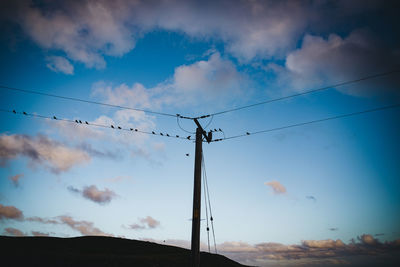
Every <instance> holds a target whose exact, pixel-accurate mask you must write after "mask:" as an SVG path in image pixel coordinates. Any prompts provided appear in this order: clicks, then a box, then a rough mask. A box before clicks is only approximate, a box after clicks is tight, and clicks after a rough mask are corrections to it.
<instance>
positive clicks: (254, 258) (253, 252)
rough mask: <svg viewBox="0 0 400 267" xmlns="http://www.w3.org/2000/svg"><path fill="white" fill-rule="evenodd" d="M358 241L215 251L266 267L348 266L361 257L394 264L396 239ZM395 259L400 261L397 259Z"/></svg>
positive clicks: (226, 246)
mask: <svg viewBox="0 0 400 267" xmlns="http://www.w3.org/2000/svg"><path fill="white" fill-rule="evenodd" d="M358 240H360V242H354V241H353V242H350V243H349V244H345V243H344V242H342V241H341V240H340V239H337V240H332V239H327V240H304V241H302V242H301V244H300V245H284V244H280V243H259V244H256V245H250V244H248V243H245V242H224V243H222V244H220V245H218V251H219V252H220V253H222V254H224V255H226V256H228V257H230V258H232V259H234V260H237V261H239V262H242V263H246V264H251V265H265V266H269V264H271V265H274V266H275V265H277V264H282V265H288V266H289V265H291V264H293V265H297V264H300V263H302V264H305V265H307V266H311V265H317V266H326V265H329V264H334V263H341V264H343V263H344V262H346V263H349V264H350V263H352V262H358V261H359V260H360V257H362V259H363V260H365V261H366V262H369V263H370V261H372V262H375V261H376V262H379V260H381V261H382V262H390V261H393V258H392V257H393V255H395V253H398V252H399V251H400V245H399V244H400V241H399V240H394V241H390V242H385V243H380V242H379V241H378V240H377V239H374V238H373V237H372V236H371V235H362V236H361V237H358ZM391 253H392V254H391ZM397 255H398V254H397ZM379 257H382V259H380V258H379ZM394 257H395V259H396V257H397V260H399V258H398V256H394ZM357 266H358V265H357ZM359 266H364V265H363V264H361V265H359ZM371 266H372V265H371ZM373 266H375V265H373Z"/></svg>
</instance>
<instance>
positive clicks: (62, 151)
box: [0, 134, 90, 174]
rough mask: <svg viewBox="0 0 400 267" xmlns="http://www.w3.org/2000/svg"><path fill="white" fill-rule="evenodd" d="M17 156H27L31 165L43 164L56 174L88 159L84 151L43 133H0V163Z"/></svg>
mask: <svg viewBox="0 0 400 267" xmlns="http://www.w3.org/2000/svg"><path fill="white" fill-rule="evenodd" d="M18 156H24V157H27V158H28V159H29V160H30V163H31V164H32V165H43V166H45V167H47V168H49V169H50V170H51V171H52V172H54V173H56V174H57V173H60V172H65V171H68V170H69V169H70V168H72V167H73V166H75V165H78V164H83V163H86V162H88V161H90V156H89V155H88V153H86V152H85V151H82V150H80V149H76V148H70V147H67V146H66V145H64V144H62V143H59V142H57V141H54V140H51V139H49V138H48V137H46V136H44V135H38V136H36V137H30V136H28V135H19V134H13V135H6V134H3V135H1V136H0V163H2V164H3V165H4V164H5V163H6V162H7V161H8V160H11V159H14V158H16V157H18Z"/></svg>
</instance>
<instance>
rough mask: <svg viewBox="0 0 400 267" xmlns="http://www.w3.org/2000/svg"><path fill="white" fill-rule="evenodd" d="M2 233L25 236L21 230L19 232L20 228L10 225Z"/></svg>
mask: <svg viewBox="0 0 400 267" xmlns="http://www.w3.org/2000/svg"><path fill="white" fill-rule="evenodd" d="M4 234H6V235H11V236H25V234H24V233H23V232H21V231H20V230H18V229H16V228H12V227H9V228H6V229H4Z"/></svg>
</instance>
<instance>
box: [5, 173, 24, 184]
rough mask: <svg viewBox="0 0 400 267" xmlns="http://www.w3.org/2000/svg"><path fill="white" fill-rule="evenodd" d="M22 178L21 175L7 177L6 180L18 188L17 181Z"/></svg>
mask: <svg viewBox="0 0 400 267" xmlns="http://www.w3.org/2000/svg"><path fill="white" fill-rule="evenodd" d="M22 176H24V175H23V174H22V173H21V174H17V175H14V176H11V177H9V178H8V179H9V180H10V181H11V182H12V183H13V184H14V186H15V187H18V186H19V179H21V177H22Z"/></svg>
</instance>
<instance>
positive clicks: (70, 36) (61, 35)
mask: <svg viewBox="0 0 400 267" xmlns="http://www.w3.org/2000/svg"><path fill="white" fill-rule="evenodd" d="M131 3H132V4H131ZM58 4H59V5H57V6H56V5H42V6H39V5H35V4H34V3H32V2H31V1H27V2H26V4H25V5H21V6H22V7H21V8H20V10H19V11H20V12H19V22H20V23H21V25H22V27H23V29H24V30H25V32H26V33H27V34H28V35H29V36H30V37H31V38H32V39H33V40H34V41H35V42H36V43H38V44H39V45H40V46H42V47H43V48H45V49H51V50H59V51H63V52H64V53H65V54H66V56H67V57H68V58H70V59H71V60H73V61H78V62H82V63H84V64H85V65H86V66H87V67H95V68H104V67H105V65H106V63H105V61H104V58H103V54H104V55H111V56H121V55H123V54H125V53H127V52H128V51H130V50H131V49H132V48H133V47H134V46H135V39H134V38H133V35H132V31H131V30H130V29H129V28H128V24H129V20H130V18H129V15H131V14H130V13H129V12H128V10H130V6H131V5H133V4H134V2H131V1H124V3H123V4H124V6H122V5H121V1H116V2H114V1H113V2H109V1H96V2H93V1H67V2H58Z"/></svg>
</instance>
